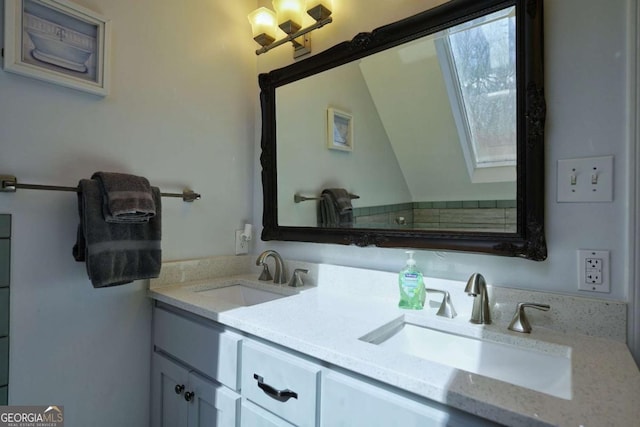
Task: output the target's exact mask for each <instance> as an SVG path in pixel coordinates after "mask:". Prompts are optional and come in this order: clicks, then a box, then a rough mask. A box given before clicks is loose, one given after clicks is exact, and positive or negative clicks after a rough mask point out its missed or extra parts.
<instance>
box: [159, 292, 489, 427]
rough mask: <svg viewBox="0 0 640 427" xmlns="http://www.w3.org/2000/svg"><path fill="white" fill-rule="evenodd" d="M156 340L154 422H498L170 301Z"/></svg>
mask: <svg viewBox="0 0 640 427" xmlns="http://www.w3.org/2000/svg"><path fill="white" fill-rule="evenodd" d="M153 342H154V354H153V360H152V391H151V395H152V404H151V411H152V414H151V426H152V427H161V426H164V427H182V426H188V427H191V426H194V427H195V426H199V427H205V426H206V427H212V426H224V427H227V426H228V427H235V426H240V427H292V426H299V427H339V426H345V427H359V426H362V427H378V426H379V427H387V426H397V425H402V426H406V427H411V426H416V427H418V426H419V427H444V426H446V427H465V426H469V427H471V426H473V427H476V426H493V425H495V424H493V423H490V422H488V421H486V420H483V419H479V418H477V417H475V416H473V415H470V414H468V413H465V412H462V411H459V410H456V409H453V408H450V407H447V406H446V405H443V404H439V403H436V402H432V401H429V400H427V399H423V398H420V397H417V396H414V395H411V394H410V393H405V392H402V391H399V390H397V389H395V388H393V387H390V386H387V385H384V384H382V383H378V382H375V381H373V380H369V379H367V378H365V377H363V376H361V375H358V374H354V373H350V372H347V371H343V370H342V369H340V368H338V367H334V366H332V365H330V364H328V363H326V362H322V361H319V360H317V359H313V358H311V357H308V356H305V355H302V354H299V353H297V352H294V351H290V350H288V349H286V348H284V347H281V346H278V345H275V344H270V343H266V342H265V341H263V340H261V339H260V338H259V337H253V336H247V335H244V334H242V335H241V333H239V332H238V333H236V332H232V331H230V330H228V328H226V327H225V326H223V325H220V324H218V323H216V322H214V321H211V320H207V319H204V318H201V317H198V316H195V315H193V314H190V313H187V312H183V311H182V310H178V309H172V308H170V307H168V306H164V305H162V304H157V305H156V307H155V308H154V320H153Z"/></svg>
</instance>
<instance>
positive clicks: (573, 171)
mask: <svg viewBox="0 0 640 427" xmlns="http://www.w3.org/2000/svg"><path fill="white" fill-rule="evenodd" d="M557 181H558V189H557V200H558V202H568V203H580V202H612V201H613V156H604V157H587V158H583V159H565V160H558V176H557Z"/></svg>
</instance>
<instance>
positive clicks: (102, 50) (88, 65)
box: [4, 0, 111, 96]
mask: <svg viewBox="0 0 640 427" xmlns="http://www.w3.org/2000/svg"><path fill="white" fill-rule="evenodd" d="M4 3H5V11H4V12H5V23H4V24H5V27H4V28H5V31H4V40H5V46H4V69H5V70H6V71H9V72H12V73H17V74H22V75H25V76H29V77H33V78H36V79H39V80H43V81H46V82H50V83H55V84H58V85H62V86H65V87H69V88H72V89H77V90H81V91H85V92H89V93H92V94H95V95H100V96H106V95H108V94H109V65H110V61H109V50H110V45H111V25H110V22H109V20H108V19H106V18H105V17H103V16H102V15H100V14H98V13H96V12H93V11H91V10H89V9H86V8H84V7H82V6H79V5H76V4H74V3H72V2H70V1H67V0H5V2H4Z"/></svg>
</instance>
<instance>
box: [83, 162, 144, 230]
mask: <svg viewBox="0 0 640 427" xmlns="http://www.w3.org/2000/svg"><path fill="white" fill-rule="evenodd" d="M91 179H95V180H96V181H98V183H99V184H100V188H101V190H102V195H103V203H104V206H103V214H104V219H105V221H107V222H117V223H130V222H147V221H149V218H153V216H154V215H155V214H156V205H155V203H154V201H153V197H152V195H151V185H149V181H148V180H147V178H144V177H141V176H135V175H128V174H124V173H114V172H96V173H94V174H93V175H92V176H91Z"/></svg>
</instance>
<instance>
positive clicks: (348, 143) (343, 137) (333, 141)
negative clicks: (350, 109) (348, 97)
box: [327, 107, 354, 151]
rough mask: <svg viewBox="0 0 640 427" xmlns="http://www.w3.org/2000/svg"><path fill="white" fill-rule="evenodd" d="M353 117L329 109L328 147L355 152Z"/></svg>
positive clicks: (334, 109)
mask: <svg viewBox="0 0 640 427" xmlns="http://www.w3.org/2000/svg"><path fill="white" fill-rule="evenodd" d="M353 143H354V139H353V116H352V115H351V114H349V113H347V112H344V111H340V110H338V109H336V108H331V107H330V108H328V109H327V147H328V148H329V149H331V150H340V151H353Z"/></svg>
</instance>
